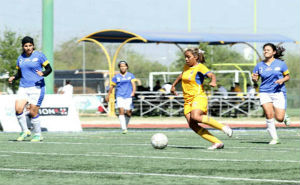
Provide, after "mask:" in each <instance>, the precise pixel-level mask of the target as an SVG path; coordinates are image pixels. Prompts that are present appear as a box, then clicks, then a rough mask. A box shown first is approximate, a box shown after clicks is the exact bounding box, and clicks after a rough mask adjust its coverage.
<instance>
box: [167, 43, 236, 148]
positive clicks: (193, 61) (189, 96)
mask: <svg viewBox="0 0 300 185" xmlns="http://www.w3.org/2000/svg"><path fill="white" fill-rule="evenodd" d="M203 53H204V51H202V50H199V49H198V48H189V49H186V50H185V52H184V55H185V65H184V68H183V72H182V74H180V75H179V76H178V77H177V79H176V80H175V81H174V83H173V85H172V89H171V92H172V93H173V94H175V95H177V93H176V91H175V86H176V84H177V83H178V82H179V81H180V80H182V90H183V98H184V115H185V118H186V120H187V122H188V124H189V127H190V128H191V129H192V130H193V131H194V132H195V133H197V134H198V135H200V136H201V137H203V138H204V139H206V140H207V141H209V142H211V143H212V144H213V145H212V146H210V147H209V148H208V149H209V150H215V149H222V148H224V143H223V142H222V141H220V140H219V139H218V138H216V137H215V136H213V135H212V134H211V133H209V132H208V130H207V129H205V128H203V127H201V126H200V125H199V124H198V123H204V124H207V125H210V126H212V127H213V128H216V129H219V130H222V131H223V132H224V133H226V134H227V135H228V136H229V137H231V136H232V133H233V132H232V129H231V128H230V127H228V126H225V125H223V124H221V123H219V122H217V121H216V120H214V119H213V118H211V117H208V116H207V115H206V114H207V104H208V100H207V95H206V93H205V91H204V88H203V82H204V79H205V78H206V77H208V78H210V79H211V82H210V83H209V85H210V86H212V87H216V86H217V84H216V76H215V75H214V74H213V73H212V72H211V71H210V70H209V69H208V68H207V67H206V66H205V65H204V64H203V63H204V62H205V59H204V55H203Z"/></svg>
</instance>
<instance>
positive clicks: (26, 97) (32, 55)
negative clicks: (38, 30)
mask: <svg viewBox="0 0 300 185" xmlns="http://www.w3.org/2000/svg"><path fill="white" fill-rule="evenodd" d="M22 49H23V53H22V54H21V55H20V56H19V57H18V59H17V69H18V72H17V74H16V75H15V76H11V77H10V78H9V79H8V81H9V83H12V81H13V80H17V79H19V78H21V80H20V84H19V90H18V94H17V99H16V102H15V109H16V116H17V119H18V122H19V124H20V126H21V130H22V132H21V133H20V136H19V137H18V138H17V141H23V140H24V139H25V138H26V137H29V136H30V135H31V132H30V131H29V129H28V127H27V123H26V117H25V113H24V112H23V111H24V108H25V106H26V104H27V103H28V104H29V114H30V117H31V123H32V125H33V130H34V132H35V135H34V136H33V138H32V139H31V141H32V142H37V141H42V140H43V137H42V135H41V125H40V117H39V108H40V106H41V104H42V101H43V99H44V95H45V82H44V76H47V75H49V74H50V73H51V71H52V68H51V66H50V64H49V61H48V60H47V58H46V56H45V55H44V54H43V53H41V52H39V51H35V48H34V42H33V39H32V38H31V37H28V36H26V37H24V38H23V39H22ZM43 67H44V68H45V71H42V69H43Z"/></svg>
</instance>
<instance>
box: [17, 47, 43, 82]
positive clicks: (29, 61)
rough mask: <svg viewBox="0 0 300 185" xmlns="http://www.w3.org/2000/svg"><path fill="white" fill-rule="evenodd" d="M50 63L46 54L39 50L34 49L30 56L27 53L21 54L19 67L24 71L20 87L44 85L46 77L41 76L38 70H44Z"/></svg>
mask: <svg viewBox="0 0 300 185" xmlns="http://www.w3.org/2000/svg"><path fill="white" fill-rule="evenodd" d="M48 63H49V62H48V60H47V58H46V56H45V55H44V54H43V53H41V52H39V51H33V53H32V54H31V55H30V56H29V57H27V56H26V54H25V53H23V54H22V55H20V56H19V57H18V60H17V69H20V70H21V73H22V77H21V80H20V87H34V86H40V87H44V86H45V82H44V77H42V76H39V75H38V74H37V73H36V70H39V71H42V69H43V67H45V66H46V65H47V64H48Z"/></svg>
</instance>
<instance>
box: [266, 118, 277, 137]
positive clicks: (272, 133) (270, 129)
mask: <svg viewBox="0 0 300 185" xmlns="http://www.w3.org/2000/svg"><path fill="white" fill-rule="evenodd" d="M266 123H267V131H268V132H269V134H270V136H271V137H272V139H276V140H277V139H278V136H277V132H276V127H275V120H274V118H272V119H267V120H266Z"/></svg>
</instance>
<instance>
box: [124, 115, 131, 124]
mask: <svg viewBox="0 0 300 185" xmlns="http://www.w3.org/2000/svg"><path fill="white" fill-rule="evenodd" d="M130 118H131V117H130V116H127V115H125V120H126V127H128V124H129V121H130Z"/></svg>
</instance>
